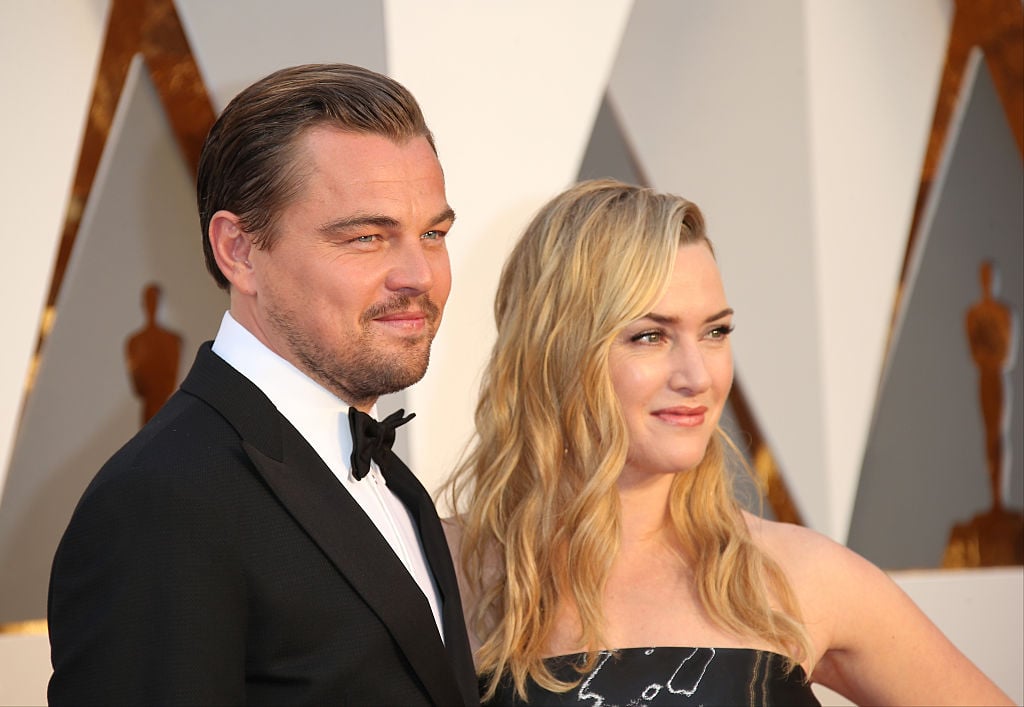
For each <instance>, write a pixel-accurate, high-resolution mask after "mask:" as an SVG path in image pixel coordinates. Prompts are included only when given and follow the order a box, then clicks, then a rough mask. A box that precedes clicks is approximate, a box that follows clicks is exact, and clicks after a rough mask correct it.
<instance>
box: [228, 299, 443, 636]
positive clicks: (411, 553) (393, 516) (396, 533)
mask: <svg viewBox="0 0 1024 707" xmlns="http://www.w3.org/2000/svg"><path fill="white" fill-rule="evenodd" d="M213 352H214V353H215V354H217V355H218V356H220V357H221V358H222V359H224V360H225V361H227V362H228V364H230V365H231V367H232V368H234V369H235V370H237V371H238V372H239V373H241V374H242V375H243V376H245V377H246V378H248V379H249V380H250V381H251V382H252V383H253V385H255V386H256V387H257V388H259V389H260V390H261V391H263V394H264V395H266V396H267V397H268V398H270V401H271V402H272V403H273V404H274V406H275V407H276V408H277V410H278V412H280V413H281V414H282V415H284V417H285V418H286V419H287V420H288V421H289V422H290V423H291V424H292V425H293V426H294V427H295V429H296V430H298V431H299V434H301V435H302V436H303V437H304V438H305V439H306V441H307V442H309V445H310V446H311V447H313V449H314V450H315V451H316V453H317V454H318V455H320V458H321V459H323V461H324V463H325V464H327V466H328V467H329V468H330V470H331V471H332V472H334V475H335V476H336V477H338V481H340V482H341V485H342V486H343V487H345V489H346V490H347V491H348V492H349V493H350V494H351V495H352V498H354V499H355V500H356V503H358V504H359V506H360V508H362V509H363V511H365V513H366V515H367V516H369V518H370V520H371V521H373V524H374V525H375V526H377V530H379V531H380V534H381V535H383V536H384V539H385V540H387V542H388V544H389V545H390V546H391V548H392V549H393V550H394V551H395V555H397V556H398V559H399V560H401V561H402V564H403V565H405V568H406V569H407V570H409V574H411V575H412V578H413V579H414V580H416V584H418V585H419V587H420V589H421V590H422V591H423V594H424V596H425V597H426V598H427V601H428V602H430V609H431V611H433V613H434V622H435V623H436V624H437V630H438V632H439V633H440V635H441V639H442V640H444V627H443V626H442V623H441V602H440V599H439V596H438V592H437V586H436V584H435V583H434V578H433V575H432V574H431V572H430V567H429V565H428V564H427V560H426V556H425V555H424V552H423V545H422V544H421V542H420V536H419V533H418V532H417V531H416V524H415V522H414V521H413V519H412V517H411V516H410V515H409V511H408V509H407V508H406V507H405V504H403V503H402V501H401V500H399V498H398V497H397V496H395V494H394V493H393V492H392V491H391V489H389V488H388V486H387V483H386V482H385V480H384V476H383V475H382V474H381V472H380V469H379V468H378V467H377V464H376V462H373V463H371V464H370V472H369V473H368V474H367V475H366V476H364V477H363V478H362V479H360V480H357V479H356V478H355V477H354V476H352V463H351V458H352V432H351V429H350V427H349V422H348V410H349V407H350V406H349V405H348V403H346V402H344V401H343V400H341V399H340V398H338V397H337V396H336V395H334V394H333V393H331V392H330V391H328V390H327V389H326V388H324V387H323V386H321V385H320V384H319V383H317V382H316V381H314V380H313V379H312V378H310V377H309V376H307V375H306V374H305V373H303V372H302V371H300V370H299V369H297V368H296V367H295V366H293V365H292V364H290V363H289V362H288V361H286V360H284V359H283V358H281V357H280V356H278V355H277V354H275V353H274V352H273V351H271V350H270V349H268V348H267V347H266V346H264V344H263V343H262V342H261V341H260V340H259V339H257V338H256V337H255V336H253V335H252V334H251V333H250V332H249V331H248V330H247V329H246V328H245V327H243V326H242V325H241V324H239V323H238V322H236V321H235V319H234V317H232V316H231V313H230V312H225V313H224V318H223V319H222V320H221V325H220V330H219V331H218V332H217V338H216V339H215V340H214V342H213ZM370 415H371V416H372V417H374V418H376V417H377V408H376V406H374V408H373V409H372V410H371V411H370ZM382 591H386V588H383V589H382Z"/></svg>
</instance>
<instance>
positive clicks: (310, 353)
mask: <svg viewBox="0 0 1024 707" xmlns="http://www.w3.org/2000/svg"><path fill="white" fill-rule="evenodd" d="M414 302H415V303H416V304H418V305H419V307H420V309H421V310H422V311H423V312H424V313H425V314H426V331H424V332H423V333H422V334H421V335H420V336H417V337H415V338H408V339H402V340H400V341H396V342H395V344H397V345H398V346H395V345H394V344H393V345H391V346H388V345H386V344H385V343H384V337H383V336H382V335H381V334H380V333H377V332H374V331H373V329H372V327H373V326H374V325H373V323H372V320H373V319H374V318H375V317H380V316H384V315H385V314H388V313H391V312H397V311H402V310H404V309H406V308H408V306H409V305H410V304H412V303H414ZM268 316H269V318H270V320H271V321H272V322H273V323H274V326H275V327H276V328H277V330H278V331H279V332H280V333H281V334H282V336H283V337H284V339H285V341H286V342H287V343H288V347H289V348H290V349H291V351H292V353H293V355H294V356H295V358H296V359H297V361H298V362H299V364H300V368H301V369H302V370H303V372H305V373H306V374H307V375H308V376H309V377H311V378H312V379H313V380H315V381H317V382H318V383H319V384H320V385H322V386H324V387H325V388H327V389H328V390H330V391H331V392H332V393H334V394H335V395H337V396H338V397H339V398H341V399H342V400H344V401H345V402H347V403H349V404H350V405H353V406H358V405H362V404H372V402H373V401H375V400H376V399H377V398H379V397H380V396H382V395H387V394H389V393H397V392H398V391H400V390H404V389H406V388H408V387H409V386H410V385H412V384H413V383H416V382H418V381H419V380H420V379H422V378H423V376H424V374H425V373H426V371H427V365H428V364H429V362H430V345H431V343H432V342H433V339H434V336H435V334H436V333H437V328H438V325H439V324H440V320H441V311H440V308H439V307H438V306H437V305H436V304H434V302H433V301H432V300H431V299H430V298H429V297H427V296H426V295H421V296H420V297H418V298H415V299H414V298H411V297H407V296H404V295H397V296H396V297H394V298H392V299H391V300H389V301H387V302H385V303H381V304H378V305H375V306H373V307H371V308H370V309H369V310H367V311H366V312H364V313H363V314H362V316H361V317H360V325H361V330H360V333H359V336H358V337H357V338H356V339H355V340H353V341H350V342H343V343H341V344H340V345H339V347H338V350H337V351H331V350H327V349H325V347H324V346H323V342H322V341H319V340H316V339H314V338H313V337H311V336H310V335H309V333H308V332H307V331H306V330H304V329H303V328H301V327H299V326H297V325H296V321H297V318H296V317H295V316H294V314H293V313H292V312H286V311H283V310H277V309H272V310H270V311H268Z"/></svg>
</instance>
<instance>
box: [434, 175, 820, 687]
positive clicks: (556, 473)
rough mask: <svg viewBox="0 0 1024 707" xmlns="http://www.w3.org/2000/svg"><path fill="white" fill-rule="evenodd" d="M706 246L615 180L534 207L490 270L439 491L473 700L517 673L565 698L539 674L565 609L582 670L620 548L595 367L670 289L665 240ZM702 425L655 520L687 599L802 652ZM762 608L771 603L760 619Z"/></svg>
mask: <svg viewBox="0 0 1024 707" xmlns="http://www.w3.org/2000/svg"><path fill="white" fill-rule="evenodd" d="M689 243H705V244H707V245H708V247H709V248H710V247H711V244H710V242H709V241H708V240H707V236H706V235H705V232H704V219H703V216H702V215H701V213H700V210H699V209H698V208H697V206H696V205H694V204H692V203H690V202H689V201H687V200H685V199H682V198H680V197H677V196H673V195H670V194H661V193H658V192H655V191H653V190H651V189H645V188H640V187H635V186H629V185H626V184H622V183H620V182H617V181H613V180H595V181H588V182H582V183H580V184H578V185H577V186H575V187H573V188H571V189H569V190H568V191H566V192H564V193H562V194H561V195H559V196H557V197H555V198H554V199H553V200H552V201H550V202H549V203H548V204H547V205H545V206H544V207H543V208H542V209H541V210H540V211H539V212H538V213H537V215H536V216H535V217H534V219H533V221H532V222H531V223H530V225H529V226H528V227H527V228H526V231H525V233H524V234H523V236H522V238H521V239H520V241H519V242H518V244H517V245H516V246H515V248H514V249H513V251H512V253H511V255H510V256H509V258H508V260H507V261H506V263H505V267H504V270H503V271H502V274H501V279H500V281H499V285H498V294H497V297H496V300H495V305H494V314H495V320H496V323H497V329H498V338H497V342H496V343H495V345H494V349H493V352H492V354H491V358H490V362H489V363H488V365H487V368H486V370H485V372H484V377H483V381H482V385H481V391H480V398H479V402H478V404H477V408H476V439H475V444H474V445H473V446H472V447H471V449H470V451H469V453H468V455H467V456H466V457H465V460H464V461H463V463H462V464H461V465H460V466H459V468H458V469H457V470H456V472H455V474H454V475H453V477H452V479H451V480H450V481H449V484H448V487H447V489H446V491H447V493H448V495H449V500H450V502H451V504H452V508H453V509H457V510H458V511H460V512H461V513H460V516H459V523H460V525H461V529H462V542H461V552H460V557H459V558H458V561H459V562H460V563H461V566H462V569H463V573H464V576H465V577H466V579H467V580H468V582H469V587H468V589H469V591H470V593H471V594H470V596H475V598H476V600H477V601H476V603H475V606H474V607H473V612H472V614H471V616H470V617H469V618H470V621H469V624H470V630H471V631H474V632H475V633H476V635H477V636H478V637H479V638H480V639H481V640H482V645H481V647H480V649H479V650H478V651H477V655H476V658H477V669H478V672H480V673H481V675H484V676H486V678H487V683H486V685H487V687H486V691H485V696H484V697H485V699H489V698H490V697H491V696H493V695H494V693H495V690H496V689H497V687H498V684H499V682H500V681H501V680H502V679H511V680H512V682H513V685H514V687H515V689H516V691H517V693H518V694H519V696H520V697H521V698H523V699H525V697H526V693H525V683H526V679H527V677H531V678H533V679H534V680H535V681H536V682H537V683H538V684H539V685H541V686H542V687H544V688H546V689H549V690H555V691H563V690H567V689H569V688H570V687H571V686H572V683H565V682H561V681H559V680H556V679H555V678H554V677H553V676H552V674H551V672H550V671H549V670H548V669H547V668H546V666H545V665H544V662H543V659H544V657H546V655H545V650H546V649H547V647H548V645H549V639H550V633H551V629H552V619H553V617H554V614H555V609H556V607H557V606H558V605H559V602H560V601H571V602H572V604H573V605H574V607H575V609H576V611H577V612H578V615H579V620H580V624H581V627H582V636H581V639H582V645H584V646H586V647H587V649H588V650H590V651H591V655H590V659H589V661H588V664H587V666H585V668H592V667H593V665H594V663H595V661H596V653H593V651H596V650H597V649H600V648H605V647H609V646H605V645H604V644H603V642H602V626H603V620H602V610H601V596H602V592H603V589H604V585H605V581H606V579H607V576H608V572H609V568H610V565H611V562H612V560H613V558H614V557H615V555H616V553H617V550H618V542H619V528H620V525H619V523H620V521H619V500H618V494H617V491H616V481H617V479H618V476H619V473H620V471H621V470H622V468H623V466H624V464H625V461H626V452H627V449H628V446H629V438H628V433H627V431H626V424H625V420H624V418H623V416H622V413H621V411H620V406H619V402H618V398H617V397H616V395H615V391H614V389H613V387H612V383H611V379H610V376H609V371H608V355H609V351H610V348H611V345H612V341H613V340H614V339H615V337H616V335H617V334H618V333H619V332H620V331H621V330H622V329H623V327H625V326H626V325H627V324H629V323H630V322H632V321H634V320H636V319H638V318H639V317H642V316H644V315H645V314H647V313H648V312H649V311H650V310H651V308H652V307H653V306H654V304H655V303H656V302H658V300H660V299H661V297H662V296H663V294H664V292H665V290H666V289H667V287H668V283H669V279H670V277H671V275H672V272H673V269H674V265H675V259H676V252H677V250H678V248H679V247H680V246H681V245H685V244H689ZM727 447H728V448H731V449H732V451H733V452H735V447H734V446H733V445H732V443H731V442H730V441H729V440H728V438H727V437H726V436H725V435H724V433H722V432H721V430H718V431H717V433H716V434H715V435H714V436H712V438H711V442H710V444H709V445H708V449H707V452H706V454H705V457H704V459H703V461H702V462H701V463H700V464H699V465H698V466H697V468H696V469H694V470H692V471H690V472H688V473H685V474H678V475H677V476H676V477H675V479H674V480H673V484H672V489H671V497H670V511H671V518H672V522H673V524H674V526H675V531H676V533H677V535H678V538H679V540H680V542H681V544H682V547H684V548H685V551H686V559H687V561H689V562H691V563H692V565H693V570H694V576H695V577H696V578H697V582H698V591H699V595H700V599H701V601H702V603H703V605H704V606H705V608H706V609H707V611H708V613H709V614H710V616H711V617H712V618H713V619H714V620H715V621H717V622H718V623H719V624H720V625H721V626H723V627H725V628H727V629H729V630H731V631H733V632H735V633H737V634H739V635H745V636H751V637H757V638H761V639H764V640H766V641H768V642H769V643H770V644H771V645H774V646H778V648H779V649H780V651H781V652H783V653H785V654H787V655H789V656H790V657H791V663H792V664H793V665H795V664H796V663H798V662H800V661H802V660H803V659H804V658H805V657H808V656H810V655H811V653H810V644H809V639H808V637H807V634H806V632H805V631H804V628H803V626H802V624H801V622H800V615H799V611H798V607H797V605H796V600H795V598H794V596H793V593H792V591H791V590H790V588H789V585H788V583H787V582H786V579H785V577H784V576H783V574H782V572H781V570H780V568H779V567H778V566H777V565H776V564H775V562H774V561H772V560H771V558H769V557H768V556H766V555H765V554H764V553H763V552H762V551H761V550H760V549H759V548H758V547H757V546H756V545H755V544H754V542H753V541H752V539H751V537H750V534H749V532H748V530H747V527H746V524H745V522H744V520H743V517H742V515H741V511H740V506H739V504H738V502H737V501H736V500H735V498H734V496H733V493H732V487H731V483H730V477H729V474H728V473H727V471H726V466H725V448H727ZM773 599H774V600H775V601H776V602H777V603H778V606H779V610H776V609H773V606H772V601H773Z"/></svg>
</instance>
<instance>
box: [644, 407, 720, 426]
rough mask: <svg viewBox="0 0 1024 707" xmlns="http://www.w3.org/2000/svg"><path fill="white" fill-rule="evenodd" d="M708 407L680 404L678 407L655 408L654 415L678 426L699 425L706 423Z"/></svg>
mask: <svg viewBox="0 0 1024 707" xmlns="http://www.w3.org/2000/svg"><path fill="white" fill-rule="evenodd" d="M707 411H708V409H707V408H706V407H705V406H703V405H700V406H698V407H687V406H684V405H680V406H677V407H670V408H661V409H660V410H655V411H654V412H653V413H651V414H652V415H654V416H655V417H656V418H658V419H659V420H661V421H662V422H666V423H668V424H670V425H676V426H678V427H699V426H700V425H703V424H704V414H705V413H706V412H707Z"/></svg>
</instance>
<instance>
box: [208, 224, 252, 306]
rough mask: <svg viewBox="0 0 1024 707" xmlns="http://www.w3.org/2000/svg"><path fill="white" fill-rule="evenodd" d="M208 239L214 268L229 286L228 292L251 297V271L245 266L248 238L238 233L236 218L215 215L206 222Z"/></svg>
mask: <svg viewBox="0 0 1024 707" xmlns="http://www.w3.org/2000/svg"><path fill="white" fill-rule="evenodd" d="M209 236H210V247H211V249H212V250H213V257H214V259H215V260H216V261H217V267H219V268H220V271H221V273H223V275H224V277H225V278H227V280H228V282H230V283H231V288H232V289H234V290H237V291H238V292H240V293H243V294H247V295H251V294H255V292H256V289H255V287H256V283H255V282H254V279H253V274H254V271H253V267H252V263H251V262H249V254H250V252H251V251H252V250H253V244H252V238H251V237H250V236H249V234H248V233H246V232H245V231H244V230H243V229H242V226H241V223H240V221H239V218H238V216H236V215H235V214H233V213H231V212H230V211H223V210H221V211H218V212H217V213H215V214H214V215H213V218H211V219H210V232H209Z"/></svg>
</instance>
